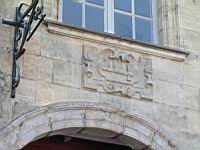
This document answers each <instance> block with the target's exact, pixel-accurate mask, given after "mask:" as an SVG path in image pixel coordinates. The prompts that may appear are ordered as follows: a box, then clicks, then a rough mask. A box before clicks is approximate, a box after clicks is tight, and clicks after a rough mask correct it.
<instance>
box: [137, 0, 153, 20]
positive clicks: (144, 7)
mask: <svg viewBox="0 0 200 150" xmlns="http://www.w3.org/2000/svg"><path fill="white" fill-rule="evenodd" d="M151 7H152V5H151V0H135V14H136V15H141V16H145V17H151V16H152V15H151Z"/></svg>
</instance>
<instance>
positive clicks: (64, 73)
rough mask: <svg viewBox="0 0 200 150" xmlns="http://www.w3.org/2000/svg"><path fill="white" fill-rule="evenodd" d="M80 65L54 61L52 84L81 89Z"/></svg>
mask: <svg viewBox="0 0 200 150" xmlns="http://www.w3.org/2000/svg"><path fill="white" fill-rule="evenodd" d="M81 81H82V77H81V65H79V64H74V63H72V62H63V61H54V66H53V83H55V84H59V85H65V86H70V87H76V88H81Z"/></svg>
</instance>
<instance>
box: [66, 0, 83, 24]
mask: <svg viewBox="0 0 200 150" xmlns="http://www.w3.org/2000/svg"><path fill="white" fill-rule="evenodd" d="M62 16H63V22H64V23H67V24H72V25H77V26H82V6H81V4H80V3H76V2H73V0H63V15H62Z"/></svg>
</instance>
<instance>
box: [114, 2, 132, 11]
mask: <svg viewBox="0 0 200 150" xmlns="http://www.w3.org/2000/svg"><path fill="white" fill-rule="evenodd" d="M114 1H115V4H114V5H115V9H118V10H122V11H126V12H130V13H131V12H132V0H114Z"/></svg>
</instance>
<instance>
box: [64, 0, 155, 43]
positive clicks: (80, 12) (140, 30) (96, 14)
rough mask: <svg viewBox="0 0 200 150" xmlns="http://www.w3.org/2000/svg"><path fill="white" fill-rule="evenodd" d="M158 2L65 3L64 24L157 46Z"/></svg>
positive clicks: (102, 0)
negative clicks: (156, 8)
mask: <svg viewBox="0 0 200 150" xmlns="http://www.w3.org/2000/svg"><path fill="white" fill-rule="evenodd" d="M154 1H155V0H61V5H62V8H63V9H62V15H61V21H62V22H63V23H66V24H70V25H74V26H79V27H84V28H88V29H91V30H95V31H98V32H108V33H112V34H115V35H118V36H122V37H128V38H133V39H137V40H140V41H144V42H149V43H155V42H156V34H155V22H156V21H155V15H154V12H153V10H155V8H154V7H155V3H154Z"/></svg>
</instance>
